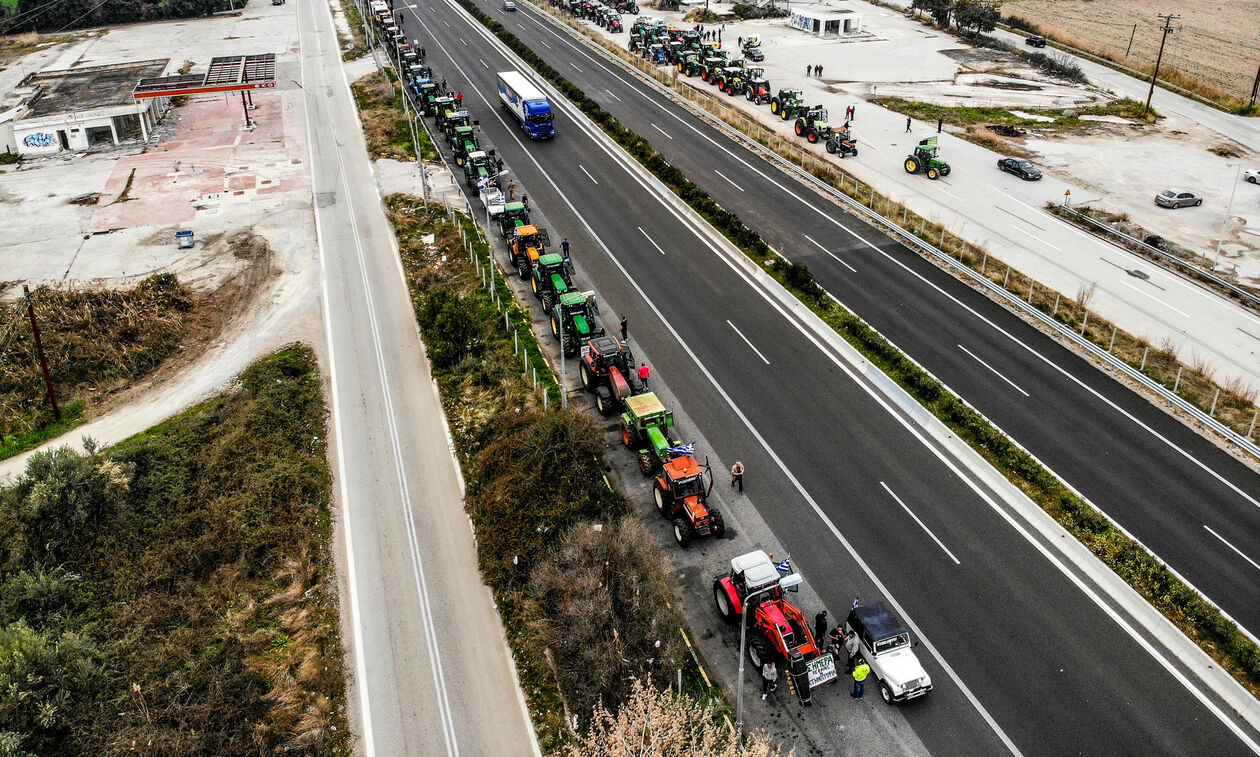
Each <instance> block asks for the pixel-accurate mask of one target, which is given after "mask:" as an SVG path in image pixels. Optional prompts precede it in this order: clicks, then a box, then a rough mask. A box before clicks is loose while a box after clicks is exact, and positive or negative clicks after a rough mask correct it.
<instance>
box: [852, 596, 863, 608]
mask: <svg viewBox="0 0 1260 757" xmlns="http://www.w3.org/2000/svg"><path fill="white" fill-rule="evenodd" d="M861 600H862V598H861V597H854V598H853V609H854V610H856V609H857V608H858V605H860V604H862V601H861Z"/></svg>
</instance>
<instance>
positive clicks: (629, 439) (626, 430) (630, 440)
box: [621, 418, 635, 448]
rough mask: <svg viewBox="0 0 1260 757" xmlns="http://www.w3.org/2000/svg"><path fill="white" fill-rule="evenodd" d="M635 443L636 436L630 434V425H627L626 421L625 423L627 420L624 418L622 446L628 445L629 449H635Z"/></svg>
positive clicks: (622, 421)
mask: <svg viewBox="0 0 1260 757" xmlns="http://www.w3.org/2000/svg"><path fill="white" fill-rule="evenodd" d="M634 441H635V438H634V435H632V434H631V433H630V426H629V424H627V423H626V421H625V419H624V418H622V420H621V443H622V444H624V445H626V446H627V447H630V448H633V447H634Z"/></svg>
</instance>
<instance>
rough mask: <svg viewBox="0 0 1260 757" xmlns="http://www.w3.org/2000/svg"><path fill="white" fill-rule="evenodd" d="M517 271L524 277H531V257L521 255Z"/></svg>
mask: <svg viewBox="0 0 1260 757" xmlns="http://www.w3.org/2000/svg"><path fill="white" fill-rule="evenodd" d="M516 272H517V273H519V274H520V275H521V278H522V279H528V278H529V258H527V257H525V256H521V259H520V260H519V261H517V263H516Z"/></svg>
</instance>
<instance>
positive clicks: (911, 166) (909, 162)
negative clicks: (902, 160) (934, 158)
mask: <svg viewBox="0 0 1260 757" xmlns="http://www.w3.org/2000/svg"><path fill="white" fill-rule="evenodd" d="M918 172H919V159H918V158H916V157H914V156H913V155H911V156H910V157H908V158H906V173H918Z"/></svg>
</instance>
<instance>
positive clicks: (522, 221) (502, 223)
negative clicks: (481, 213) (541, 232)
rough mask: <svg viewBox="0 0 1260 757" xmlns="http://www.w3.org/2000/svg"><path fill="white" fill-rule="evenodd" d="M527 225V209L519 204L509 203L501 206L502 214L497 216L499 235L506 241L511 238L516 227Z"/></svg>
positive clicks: (522, 204)
mask: <svg viewBox="0 0 1260 757" xmlns="http://www.w3.org/2000/svg"><path fill="white" fill-rule="evenodd" d="M528 223H529V208H526V207H525V204H524V203H521V202H509V203H507V204H505V205H504V206H503V212H502V213H501V214H499V233H500V234H502V235H503V237H504V238H505V239H506V238H507V237H510V236H512V233H513V232H514V231H515V230H516V228H517V227H518V226H525V225H526V224H528Z"/></svg>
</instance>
